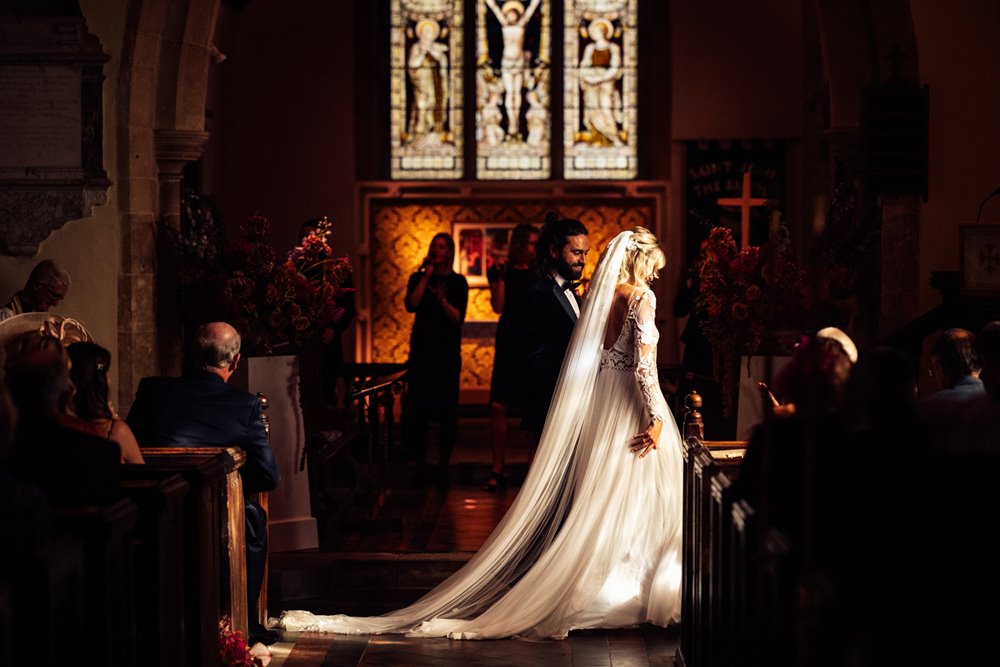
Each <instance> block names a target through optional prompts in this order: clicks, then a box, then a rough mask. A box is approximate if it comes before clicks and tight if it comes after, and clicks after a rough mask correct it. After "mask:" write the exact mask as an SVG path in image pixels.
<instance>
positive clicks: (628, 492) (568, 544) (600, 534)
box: [275, 232, 682, 639]
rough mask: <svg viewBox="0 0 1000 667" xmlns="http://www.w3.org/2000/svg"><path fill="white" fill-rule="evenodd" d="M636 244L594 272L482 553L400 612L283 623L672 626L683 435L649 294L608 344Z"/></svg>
mask: <svg viewBox="0 0 1000 667" xmlns="http://www.w3.org/2000/svg"><path fill="white" fill-rule="evenodd" d="M630 237H631V232H622V233H621V234H619V235H618V236H617V237H615V239H614V240H613V241H612V242H611V243H610V244H609V246H608V248H607V250H605V253H604V255H602V257H601V260H600V262H599V263H598V267H597V270H596V271H595V272H594V276H593V278H592V281H591V288H590V292H589V293H588V295H587V299H586V301H585V302H584V307H583V311H582V313H581V317H580V320H579V321H578V323H577V325H576V329H575V330H574V333H573V339H572V341H571V342H570V348H569V350H568V351H567V356H566V360H565V361H564V363H563V367H562V372H561V376H560V380H559V384H558V386H557V388H556V392H555V395H554V396H553V400H552V405H551V406H550V409H549V415H548V418H547V420H546V424H545V429H544V431H543V433H542V438H541V441H540V443H539V447H538V451H537V452H536V455H535V459H534V461H533V463H532V466H531V469H530V470H529V472H528V476H527V478H526V479H525V483H524V486H523V487H522V489H521V491H520V493H519V494H518V497H517V498H516V499H515V500H514V503H513V505H512V506H511V508H510V510H509V511H508V512H507V515H506V516H505V517H504V518H503V520H502V521H501V522H500V524H499V525H498V526H497V528H496V530H495V531H494V532H493V534H492V535H491V536H490V537H489V539H488V540H487V541H486V543H485V544H484V545H483V546H482V548H481V549H480V550H479V551H478V552H477V553H476V555H475V556H473V558H472V559H471V560H470V561H469V562H468V563H467V564H466V565H465V566H464V567H463V568H462V569H461V570H459V571H458V572H456V573H455V574H454V575H452V576H451V577H449V578H448V579H447V580H446V581H444V582H442V583H441V584H440V585H438V586H437V587H436V588H435V589H434V590H432V591H430V592H429V593H428V594H427V595H425V596H424V597H423V598H421V599H420V600H418V601H417V602H415V603H414V604H412V605H411V606H409V607H406V608H405V609H401V610H398V611H395V612H392V613H390V614H387V615H384V616H373V617H351V616H343V615H337V616H316V615H313V614H311V613H309V612H305V611H286V612H284V613H283V614H282V615H281V618H280V619H277V621H276V622H275V624H276V625H277V626H279V627H284V628H285V629H288V630H318V631H321V632H337V633H344V634H378V633H386V632H405V633H407V634H409V635H411V636H428V637H440V636H449V637H452V638H455V639H487V638H500V637H514V636H519V637H537V638H543V637H553V638H565V637H566V636H567V634H568V633H569V631H570V630H574V629H581V628H620V627H627V626H633V625H637V624H640V623H644V622H651V623H654V624H657V625H663V626H665V625H667V624H669V623H670V622H673V621H677V620H679V617H680V581H681V519H682V505H681V484H682V472H681V471H682V460H681V438H680V433H679V432H678V430H677V426H676V424H675V423H674V420H673V417H672V416H671V414H670V410H669V409H668V407H667V405H666V401H665V400H664V398H663V394H662V393H661V392H660V388H659V382H658V380H657V372H656V341H657V339H658V337H659V334H658V332H657V330H656V326H655V322H654V315H655V308H656V304H655V297H654V295H653V293H652V292H651V291H649V290H648V289H639V290H636V292H635V293H634V294H633V296H632V297H631V298H630V299H629V303H628V309H627V314H626V317H625V320H624V323H623V325H622V328H621V331H620V334H619V335H618V339H617V341H616V342H615V343H614V345H613V346H612V347H611V348H610V349H607V350H605V349H603V347H602V346H603V341H604V337H605V328H606V325H607V322H608V317H609V314H610V310H611V308H610V307H611V303H612V301H613V299H614V293H615V287H616V285H617V279H618V273H619V269H620V267H621V263H622V258H623V257H624V254H625V251H626V249H627V248H628V242H629V239H630ZM651 417H652V418H659V419H661V420H662V421H663V429H662V431H661V434H660V438H659V442H658V445H657V448H656V449H655V450H653V451H651V452H650V453H649V454H648V455H646V456H645V457H644V458H639V457H638V455H637V454H634V453H633V452H632V451H631V450H630V448H629V442H630V441H631V439H632V437H633V436H634V435H636V434H637V433H641V432H644V431H645V429H646V427H647V425H648V424H649V421H650V418H651Z"/></svg>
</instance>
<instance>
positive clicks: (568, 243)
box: [521, 212, 590, 445]
mask: <svg viewBox="0 0 1000 667" xmlns="http://www.w3.org/2000/svg"><path fill="white" fill-rule="evenodd" d="M535 247H536V253H535V274H536V279H535V282H534V283H533V284H532V286H531V289H530V290H529V292H528V302H527V305H526V308H525V317H524V326H523V327H522V331H523V344H524V347H523V357H524V367H525V403H524V406H523V409H522V415H521V426H522V428H524V429H525V430H527V431H529V432H530V433H531V435H532V438H533V439H534V442H535V444H536V445H537V443H538V441H539V440H540V439H541V437H542V427H544V426H545V417H546V415H547V414H548V412H549V403H550V402H551V401H552V394H553V392H554V391H555V388H556V382H557V380H558V379H559V370H560V368H562V362H563V357H565V356H566V349H567V348H568V347H569V339H570V336H571V335H572V334H573V327H574V326H575V325H576V321H577V319H578V318H579V317H580V303H581V302H580V295H579V293H578V292H577V284H576V283H577V281H578V280H579V279H580V277H581V276H582V275H583V268H584V266H585V265H586V261H587V253H588V252H589V251H590V239H589V238H588V237H587V228H586V227H585V226H584V225H583V223H582V222H580V221H579V220H572V219H569V218H560V217H559V215H558V214H556V213H554V212H549V213H548V214H547V215H546V216H545V224H544V225H543V226H542V232H541V234H540V235H539V237H538V243H537V244H536V246H535Z"/></svg>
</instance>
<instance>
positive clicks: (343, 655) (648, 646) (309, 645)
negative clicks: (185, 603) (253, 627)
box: [270, 626, 678, 667]
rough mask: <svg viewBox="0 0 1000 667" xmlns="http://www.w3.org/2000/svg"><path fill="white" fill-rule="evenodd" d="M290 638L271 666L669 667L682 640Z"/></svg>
mask: <svg viewBox="0 0 1000 667" xmlns="http://www.w3.org/2000/svg"><path fill="white" fill-rule="evenodd" d="M285 634H286V636H285V637H283V640H282V641H281V642H278V643H277V644H275V645H274V646H272V647H271V652H272V654H273V656H274V657H273V659H272V661H271V666H270V667H320V666H322V667H333V666H334V665H336V666H337V667H341V666H343V665H358V666H359V667H383V666H385V667H388V666H390V665H393V666H396V665H407V666H411V665H412V666H414V667H416V666H419V665H435V666H437V665H440V666H451V665H454V666H455V667H491V666H496V667H509V666H510V665H531V666H542V665H544V666H548V665H565V666H566V667H570V666H573V667H600V666H605V665H606V666H608V667H645V666H647V665H648V666H650V667H655V666H660V667H665V666H667V665H673V664H675V663H674V655H675V653H676V651H677V641H678V640H677V632H676V631H674V630H673V629H664V628H658V627H655V626H642V627H640V628H634V629H629V630H608V631H594V630H588V631H579V632H572V633H570V636H569V639H567V640H565V641H557V640H547V641H528V640H519V639H497V640H489V641H455V640H449V639H410V638H407V637H404V636H402V635H380V636H376V637H367V636H362V637H352V636H342V635H320V634H316V633H301V634H296V633H285Z"/></svg>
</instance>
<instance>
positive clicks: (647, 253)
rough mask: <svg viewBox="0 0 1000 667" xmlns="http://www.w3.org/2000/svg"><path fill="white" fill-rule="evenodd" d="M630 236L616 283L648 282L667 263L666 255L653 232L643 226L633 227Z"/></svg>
mask: <svg viewBox="0 0 1000 667" xmlns="http://www.w3.org/2000/svg"><path fill="white" fill-rule="evenodd" d="M631 231H632V238H631V239H629V241H628V244H629V245H628V250H627V251H626V253H625V259H624V260H623V261H622V268H621V271H620V272H619V273H618V284H619V285H620V284H622V283H637V282H643V283H649V282H650V281H651V280H653V279H654V278H657V277H658V276H659V275H660V269H662V268H663V267H664V266H666V264H667V257H666V255H664V254H663V250H662V249H661V248H660V242H659V241H657V240H656V236H655V235H654V234H653V232H651V231H649V230H648V229H646V228H645V227H633V228H632V230H631Z"/></svg>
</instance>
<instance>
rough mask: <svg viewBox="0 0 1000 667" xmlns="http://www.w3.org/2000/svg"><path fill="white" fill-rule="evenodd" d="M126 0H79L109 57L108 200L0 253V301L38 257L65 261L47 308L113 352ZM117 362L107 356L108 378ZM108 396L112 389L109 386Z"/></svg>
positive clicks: (106, 83) (21, 282)
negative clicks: (20, 248) (62, 291)
mask: <svg viewBox="0 0 1000 667" xmlns="http://www.w3.org/2000/svg"><path fill="white" fill-rule="evenodd" d="M127 4H128V2H127V0H80V8H81V9H82V10H83V15H84V18H85V19H86V21H87V27H88V29H89V31H90V33H91V34H93V35H95V36H96V37H97V38H98V39H99V40H100V42H101V46H102V48H103V49H104V52H105V53H107V54H108V55H110V56H111V60H110V61H109V62H108V63H107V64H106V65H105V66H104V77H105V78H104V169H105V170H106V171H107V173H108V178H109V179H110V180H111V183H112V186H111V189H110V190H109V191H108V203H107V204H105V205H103V206H95V207H94V209H93V215H92V216H91V217H88V218H83V219H80V220H73V221H70V222H68V223H66V225H64V226H63V227H62V228H60V229H58V230H56V231H55V232H53V233H52V235H51V236H49V238H47V239H46V240H45V241H43V242H42V244H41V245H40V246H39V248H38V254H37V255H35V256H34V257H31V258H17V259H15V258H13V257H9V256H6V255H0V302H4V303H5V302H6V301H7V299H8V298H9V296H10V295H11V294H13V293H14V292H16V291H17V290H19V289H21V287H23V286H24V282H25V280H26V279H27V277H28V274H29V273H30V272H31V268H32V267H33V266H34V265H35V264H37V263H38V262H40V261H41V260H43V259H54V260H56V261H58V262H59V263H60V264H62V265H63V266H65V267H66V270H67V271H69V274H70V276H71V278H72V280H73V286H72V287H71V288H70V290H69V293H68V294H67V295H66V299H65V300H64V301H63V302H62V303H61V304H60V305H59V306H58V307H56V308H55V309H54V310H53V312H56V313H58V314H60V315H64V316H67V317H73V318H75V319H78V320H80V321H81V322H83V323H84V324H86V325H87V328H88V329H89V330H90V332H91V333H92V334H93V335H94V338H95V339H96V340H97V342H98V343H100V344H101V345H102V346H104V347H106V348H107V349H108V350H109V351H110V352H111V355H112V359H113V360H117V358H118V272H119V265H120V254H119V249H118V238H119V231H118V227H119V225H118V222H119V218H118V201H117V188H116V187H115V184H116V182H117V180H118V178H117V176H118V173H117V165H116V163H115V156H116V137H115V131H116V130H115V128H116V126H117V113H116V109H117V101H118V97H117V83H118V70H119V64H120V56H121V47H122V36H123V34H124V31H125V10H126V5H127ZM116 368H117V364H116V363H115V361H112V382H113V383H114V377H115V370H116ZM111 395H112V396H114V395H115V389H114V387H112V393H111Z"/></svg>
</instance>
